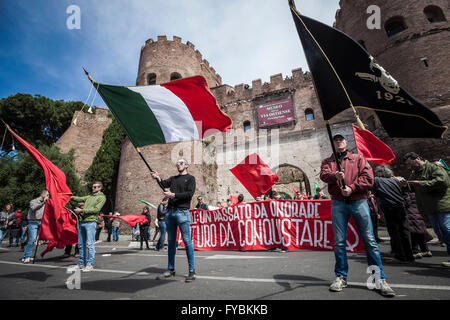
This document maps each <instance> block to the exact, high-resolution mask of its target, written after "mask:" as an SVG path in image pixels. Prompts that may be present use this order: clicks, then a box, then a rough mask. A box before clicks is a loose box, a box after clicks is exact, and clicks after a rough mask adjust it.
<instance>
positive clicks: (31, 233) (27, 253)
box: [23, 221, 41, 259]
mask: <svg viewBox="0 0 450 320" xmlns="http://www.w3.org/2000/svg"><path fill="white" fill-rule="evenodd" d="M40 226H41V223H40V222H37V221H30V222H28V242H27V245H26V246H25V250H24V251H23V258H24V259H27V258H31V254H32V252H33V244H34V241H35V240H36V238H37V236H38V231H39V227H40Z"/></svg>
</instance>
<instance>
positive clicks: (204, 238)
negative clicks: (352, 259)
mask: <svg viewBox="0 0 450 320" xmlns="http://www.w3.org/2000/svg"><path fill="white" fill-rule="evenodd" d="M190 213H191V238H192V241H193V244H194V249H196V250H265V249H272V248H283V249H285V250H333V245H334V234H333V228H332V223H331V200H329V199H328V200H265V201H258V202H250V203H240V204H235V205H231V206H228V207H224V208H220V209H217V210H202V209H194V210H190ZM177 239H178V243H179V244H181V245H184V244H183V241H182V239H181V234H178V237H177ZM347 251H348V252H364V251H365V250H364V243H363V241H362V239H361V236H360V235H359V233H358V231H357V228H356V224H355V222H354V220H353V219H352V218H350V221H349V224H348V228H347Z"/></svg>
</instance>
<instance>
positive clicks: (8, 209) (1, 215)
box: [0, 203, 14, 243]
mask: <svg viewBox="0 0 450 320" xmlns="http://www.w3.org/2000/svg"><path fill="white" fill-rule="evenodd" d="M13 211H14V206H13V204H12V203H7V204H6V206H5V208H4V209H3V211H2V212H0V243H1V242H2V241H3V239H4V238H5V236H6V235H7V234H8V228H7V226H8V217H9V215H10V214H11V213H12V212H13Z"/></svg>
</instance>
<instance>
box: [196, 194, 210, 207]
mask: <svg viewBox="0 0 450 320" xmlns="http://www.w3.org/2000/svg"><path fill="white" fill-rule="evenodd" d="M197 201H198V202H197V205H196V206H195V208H196V209H204V210H209V207H208V205H207V204H206V203H205V201H204V200H203V197H202V196H198V197H197Z"/></svg>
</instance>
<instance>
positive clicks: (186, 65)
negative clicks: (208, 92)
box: [136, 36, 222, 87]
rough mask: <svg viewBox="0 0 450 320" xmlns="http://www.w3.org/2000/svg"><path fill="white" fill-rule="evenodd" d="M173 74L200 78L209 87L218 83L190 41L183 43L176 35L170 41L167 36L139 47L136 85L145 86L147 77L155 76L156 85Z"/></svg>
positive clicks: (214, 73)
mask: <svg viewBox="0 0 450 320" xmlns="http://www.w3.org/2000/svg"><path fill="white" fill-rule="evenodd" d="M174 72H177V73H179V74H180V76H181V77H182V78H186V77H191V76H195V75H202V76H203V77H204V78H205V79H206V82H207V83H208V86H209V87H216V86H219V85H221V84H222V78H221V77H220V75H219V74H217V73H216V71H215V70H214V68H212V67H211V66H210V65H209V62H208V60H206V59H203V57H202V54H201V53H200V51H198V50H196V49H195V46H194V44H192V43H191V42H189V41H187V42H186V44H184V43H182V41H181V38H180V37H177V36H173V40H172V41H171V40H168V39H167V36H158V38H157V41H154V40H153V39H152V38H150V39H148V40H147V41H146V42H145V45H143V46H142V47H141V55H140V59H139V70H138V76H137V79H136V85H138V86H143V85H148V76H149V74H155V75H156V84H161V83H165V82H169V81H171V74H172V73H174Z"/></svg>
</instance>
